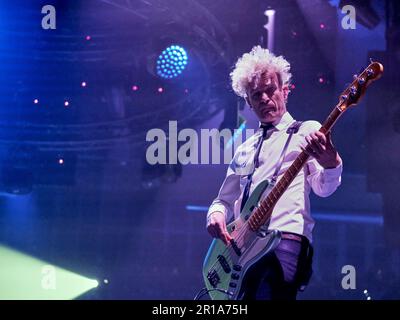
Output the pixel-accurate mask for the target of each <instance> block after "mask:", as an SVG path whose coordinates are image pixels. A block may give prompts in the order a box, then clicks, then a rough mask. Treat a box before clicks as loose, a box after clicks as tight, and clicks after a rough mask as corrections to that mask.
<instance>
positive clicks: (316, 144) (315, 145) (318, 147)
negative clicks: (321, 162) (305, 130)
mask: <svg viewBox="0 0 400 320" xmlns="http://www.w3.org/2000/svg"><path fill="white" fill-rule="evenodd" d="M310 136H311V138H312V140H311V146H312V149H313V150H314V151H315V152H316V153H317V154H321V153H323V152H324V151H325V150H324V148H323V145H322V144H321V141H320V140H319V137H318V136H317V135H316V134H315V133H311V134H310Z"/></svg>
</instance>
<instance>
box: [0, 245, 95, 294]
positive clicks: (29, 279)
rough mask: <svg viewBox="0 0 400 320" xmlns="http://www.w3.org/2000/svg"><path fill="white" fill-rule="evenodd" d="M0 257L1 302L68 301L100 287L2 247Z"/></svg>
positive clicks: (90, 280) (82, 277) (90, 281)
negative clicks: (0, 260)
mask: <svg viewBox="0 0 400 320" xmlns="http://www.w3.org/2000/svg"><path fill="white" fill-rule="evenodd" d="M0 256H1V257H2V262H1V268H0V269H1V272H0V283H1V286H0V300H71V299H75V298H77V297H79V296H80V295H82V294H83V293H85V292H87V291H89V290H91V289H93V288H96V287H97V286H98V285H99V282H98V281H97V280H93V279H89V278H86V277H84V276H81V275H79V274H76V273H73V272H71V271H68V270H65V269H62V268H60V267H57V266H54V265H50V264H48V263H47V262H44V261H42V260H39V259H36V258H34V257H31V256H28V255H26V254H23V253H21V252H18V251H15V250H13V249H11V248H8V247H5V246H0Z"/></svg>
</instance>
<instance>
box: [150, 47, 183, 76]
mask: <svg viewBox="0 0 400 320" xmlns="http://www.w3.org/2000/svg"><path fill="white" fill-rule="evenodd" d="M187 63H188V56H187V53H186V51H185V49H183V48H182V47H180V46H175V45H174V46H170V47H168V48H167V49H165V50H164V51H163V52H162V53H161V54H160V56H159V57H158V60H157V74H158V75H159V76H160V77H161V78H165V79H172V78H176V77H177V76H179V75H180V74H181V73H182V71H183V70H184V69H185V68H186V65H187Z"/></svg>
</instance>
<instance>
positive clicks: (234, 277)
mask: <svg viewBox="0 0 400 320" xmlns="http://www.w3.org/2000/svg"><path fill="white" fill-rule="evenodd" d="M231 278H232V279H233V280H238V279H239V278H240V275H239V274H238V273H232V275H231Z"/></svg>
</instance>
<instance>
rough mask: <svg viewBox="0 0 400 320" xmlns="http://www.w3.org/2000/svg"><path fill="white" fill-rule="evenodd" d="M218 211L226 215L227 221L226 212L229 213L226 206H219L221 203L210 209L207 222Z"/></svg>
mask: <svg viewBox="0 0 400 320" xmlns="http://www.w3.org/2000/svg"><path fill="white" fill-rule="evenodd" d="M217 211H220V212H222V213H223V214H224V215H225V219H226V211H227V209H226V208H225V206H224V205H222V204H219V203H215V204H213V205H212V206H211V207H210V208H209V209H208V212H207V221H208V220H209V219H210V217H211V215H212V214H213V213H215V212H217Z"/></svg>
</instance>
